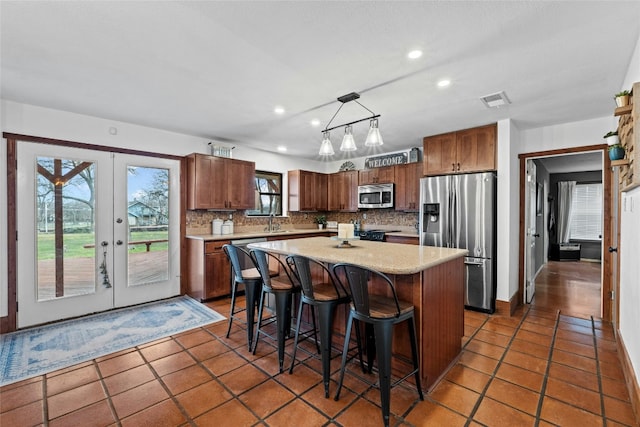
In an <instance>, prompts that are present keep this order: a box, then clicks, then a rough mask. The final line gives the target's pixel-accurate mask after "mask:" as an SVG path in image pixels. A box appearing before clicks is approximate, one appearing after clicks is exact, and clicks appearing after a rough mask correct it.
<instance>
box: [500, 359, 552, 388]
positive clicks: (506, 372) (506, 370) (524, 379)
mask: <svg viewBox="0 0 640 427" xmlns="http://www.w3.org/2000/svg"><path fill="white" fill-rule="evenodd" d="M496 377H498V378H502V379H503V380H506V381H509V382H511V383H513V384H518V385H520V386H522V387H526V388H528V389H529V390H533V391H535V392H537V393H539V392H540V391H541V390H542V382H543V380H544V376H543V375H542V374H538V373H536V372H532V371H529V370H527V369H523V368H520V367H518V366H514V365H510V364H508V363H503V364H502V365H500V368H499V369H498V372H497V373H496Z"/></svg>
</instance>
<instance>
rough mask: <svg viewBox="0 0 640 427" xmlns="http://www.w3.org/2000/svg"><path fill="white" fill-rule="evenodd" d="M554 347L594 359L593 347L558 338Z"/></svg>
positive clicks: (594, 351)
mask: <svg viewBox="0 0 640 427" xmlns="http://www.w3.org/2000/svg"><path fill="white" fill-rule="evenodd" d="M554 347H555V348H557V349H559V350H562V351H566V352H569V353H575V354H579V355H580V356H585V357H589V358H591V359H595V358H596V350H595V348H594V347H593V345H586V344H580V343H577V342H574V341H569V340H565V339H562V338H560V339H557V340H556V342H555V344H554Z"/></svg>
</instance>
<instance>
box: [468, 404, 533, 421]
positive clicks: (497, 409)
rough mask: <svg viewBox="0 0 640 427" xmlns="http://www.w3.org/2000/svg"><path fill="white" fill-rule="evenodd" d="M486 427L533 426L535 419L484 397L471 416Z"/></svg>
mask: <svg viewBox="0 0 640 427" xmlns="http://www.w3.org/2000/svg"><path fill="white" fill-rule="evenodd" d="M473 419H474V420H475V421H478V422H480V423H482V424H484V425H486V426H510V427H516V426H533V425H535V418H534V417H532V416H531V415H527V414H525V413H524V412H520V411H518V410H517V409H514V408H512V407H510V406H507V405H505V404H502V403H500V402H497V401H495V400H493V399H490V398H488V397H485V398H484V399H482V402H481V403H480V406H479V407H478V411H477V412H476V413H475V415H474V416H473Z"/></svg>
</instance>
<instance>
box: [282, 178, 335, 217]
mask: <svg viewBox="0 0 640 427" xmlns="http://www.w3.org/2000/svg"><path fill="white" fill-rule="evenodd" d="M288 182H289V211H291V212H304V211H326V210H327V175H326V174H323V173H318V172H310V171H304V170H292V171H289V172H288Z"/></svg>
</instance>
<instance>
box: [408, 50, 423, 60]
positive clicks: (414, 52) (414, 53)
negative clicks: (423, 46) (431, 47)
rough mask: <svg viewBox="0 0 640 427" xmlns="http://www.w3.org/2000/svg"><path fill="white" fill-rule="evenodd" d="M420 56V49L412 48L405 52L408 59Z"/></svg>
mask: <svg viewBox="0 0 640 427" xmlns="http://www.w3.org/2000/svg"><path fill="white" fill-rule="evenodd" d="M421 56H422V51H421V50H417V49H416V50H412V51H411V52H409V53H407V58H409V59H418V58H420V57H421Z"/></svg>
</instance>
